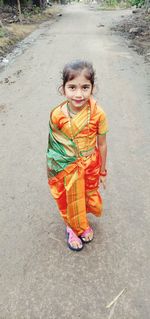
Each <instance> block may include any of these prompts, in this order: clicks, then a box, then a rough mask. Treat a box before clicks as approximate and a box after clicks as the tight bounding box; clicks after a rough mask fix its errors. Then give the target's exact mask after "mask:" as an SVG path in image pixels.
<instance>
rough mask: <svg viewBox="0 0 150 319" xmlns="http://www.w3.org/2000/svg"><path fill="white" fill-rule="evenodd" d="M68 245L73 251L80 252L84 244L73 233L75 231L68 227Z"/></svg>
mask: <svg viewBox="0 0 150 319" xmlns="http://www.w3.org/2000/svg"><path fill="white" fill-rule="evenodd" d="M66 231H67V245H68V247H69V248H70V249H71V250H74V251H80V250H81V249H83V243H82V241H81V239H80V238H79V237H78V236H77V235H76V234H75V233H74V232H73V230H72V229H71V228H70V227H69V226H67V229H66Z"/></svg>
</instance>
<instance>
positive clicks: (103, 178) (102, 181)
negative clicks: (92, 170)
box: [100, 176, 106, 189]
mask: <svg viewBox="0 0 150 319" xmlns="http://www.w3.org/2000/svg"><path fill="white" fill-rule="evenodd" d="M100 183H102V185H103V188H104V189H106V176H100Z"/></svg>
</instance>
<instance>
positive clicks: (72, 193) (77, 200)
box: [65, 168, 89, 236]
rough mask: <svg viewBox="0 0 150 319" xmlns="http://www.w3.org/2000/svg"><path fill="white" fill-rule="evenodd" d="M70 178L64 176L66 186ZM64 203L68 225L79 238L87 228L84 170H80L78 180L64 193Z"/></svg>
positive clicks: (70, 176) (69, 176)
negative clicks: (65, 203)
mask: <svg viewBox="0 0 150 319" xmlns="http://www.w3.org/2000/svg"><path fill="white" fill-rule="evenodd" d="M71 178H72V175H71V174H70V175H68V176H66V180H65V182H66V184H68V183H69V181H70V179H71ZM66 201H67V211H66V214H67V222H68V225H69V226H70V227H71V228H72V229H73V231H74V232H75V233H76V234H77V235H78V236H80V235H81V234H82V233H83V232H84V231H85V230H86V229H87V228H88V227H89V223H88V220H87V215H86V202H85V180H84V170H83V169H81V168H80V172H79V176H78V179H77V180H76V181H75V182H74V183H73V185H72V186H71V188H70V189H69V191H67V192H66Z"/></svg>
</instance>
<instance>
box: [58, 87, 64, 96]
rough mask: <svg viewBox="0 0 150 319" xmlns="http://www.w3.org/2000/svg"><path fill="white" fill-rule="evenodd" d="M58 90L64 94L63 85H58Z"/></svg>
mask: <svg viewBox="0 0 150 319" xmlns="http://www.w3.org/2000/svg"><path fill="white" fill-rule="evenodd" d="M58 91H59V93H60V94H61V95H65V91H64V88H63V85H61V86H60V87H59V89H58Z"/></svg>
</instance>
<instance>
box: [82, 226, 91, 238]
mask: <svg viewBox="0 0 150 319" xmlns="http://www.w3.org/2000/svg"><path fill="white" fill-rule="evenodd" d="M91 233H93V229H92V228H91V227H88V228H87V229H86V230H85V231H84V232H83V233H82V234H81V235H80V237H81V238H83V237H86V236H88V235H89V234H91Z"/></svg>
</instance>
